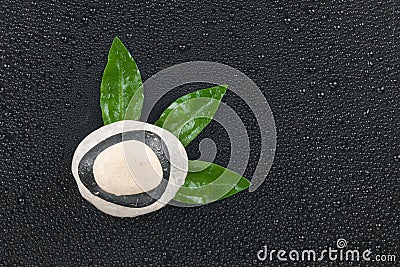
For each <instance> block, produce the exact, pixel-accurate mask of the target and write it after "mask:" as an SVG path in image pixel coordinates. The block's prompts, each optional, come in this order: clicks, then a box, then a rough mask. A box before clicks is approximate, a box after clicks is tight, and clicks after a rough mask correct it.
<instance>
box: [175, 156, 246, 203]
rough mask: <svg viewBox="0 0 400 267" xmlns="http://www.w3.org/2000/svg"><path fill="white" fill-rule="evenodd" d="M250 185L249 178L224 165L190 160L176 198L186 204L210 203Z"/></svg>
mask: <svg viewBox="0 0 400 267" xmlns="http://www.w3.org/2000/svg"><path fill="white" fill-rule="evenodd" d="M249 186H250V181H249V180H247V179H246V178H244V177H242V176H240V175H239V174H237V173H235V172H233V171H230V170H228V169H226V168H224V167H222V166H219V165H217V164H215V163H209V162H204V161H200V160H190V161H189V172H188V173H187V176H186V180H185V183H184V185H183V186H182V187H181V188H180V189H179V191H178V193H177V194H176V196H175V198H174V200H175V201H177V202H181V203H186V204H208V203H211V202H214V201H217V200H221V199H224V198H227V197H230V196H232V195H234V194H236V193H239V192H240V191H243V190H245V189H246V188H248V187H249Z"/></svg>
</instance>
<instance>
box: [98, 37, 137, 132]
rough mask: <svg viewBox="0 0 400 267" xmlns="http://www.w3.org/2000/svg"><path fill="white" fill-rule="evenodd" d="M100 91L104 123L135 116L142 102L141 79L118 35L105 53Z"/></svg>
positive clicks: (131, 118)
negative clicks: (105, 60)
mask: <svg viewBox="0 0 400 267" xmlns="http://www.w3.org/2000/svg"><path fill="white" fill-rule="evenodd" d="M100 91H101V95H100V106H101V110H102V115H103V121H104V124H105V125H107V124H110V123H113V122H116V121H120V120H125V119H128V120H139V118H140V114H141V109H142V105H143V86H142V79H141V77H140V73H139V69H138V67H137V65H136V63H135V61H134V60H133V58H132V56H131V55H130V54H129V52H128V50H127V49H126V48H125V46H124V45H123V43H122V42H121V40H120V39H119V38H118V37H116V38H115V39H114V41H113V43H112V45H111V48H110V51H109V53H108V62H107V65H106V68H105V69H104V74H103V78H102V81H101V89H100ZM131 100H132V102H131ZM127 110H129V112H127Z"/></svg>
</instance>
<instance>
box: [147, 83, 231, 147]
mask: <svg viewBox="0 0 400 267" xmlns="http://www.w3.org/2000/svg"><path fill="white" fill-rule="evenodd" d="M227 87H228V86H227V85H219V86H215V87H211V88H206V89H202V90H198V91H196V92H193V93H190V94H187V95H184V96H182V97H180V98H178V99H177V100H176V101H175V102H173V103H172V104H171V105H170V106H169V107H168V108H167V109H166V110H165V111H164V112H163V113H162V114H161V116H160V118H159V119H158V121H157V122H156V123H155V125H157V126H159V127H162V128H164V129H166V130H168V131H170V132H171V133H172V134H174V135H175V136H176V137H178V139H179V140H180V141H181V142H182V144H183V146H185V147H186V146H187V145H189V143H190V142H191V141H192V140H193V139H195V138H196V136H198V135H199V134H200V133H201V131H202V130H203V129H204V128H205V127H206V126H207V125H208V124H209V123H210V121H211V119H212V118H213V116H214V114H215V112H216V111H217V110H218V107H219V104H220V103H221V99H222V97H223V96H224V94H225V92H226V88H227Z"/></svg>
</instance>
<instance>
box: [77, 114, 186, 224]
mask: <svg viewBox="0 0 400 267" xmlns="http://www.w3.org/2000/svg"><path fill="white" fill-rule="evenodd" d="M132 130H146V131H150V132H153V133H155V134H157V135H158V136H160V137H161V139H162V140H163V141H164V143H165V145H166V147H167V149H168V153H169V159H170V175H169V181H168V184H167V187H166V189H165V191H164V193H163V194H162V196H161V197H160V198H159V199H158V200H157V201H156V202H154V203H153V204H150V205H149V206H146V207H142V208H131V207H125V206H121V205H118V204H114V203H110V202H108V201H106V200H104V199H102V198H100V197H98V196H96V195H94V194H92V193H91V192H90V191H89V190H88V189H87V188H86V187H85V186H84V184H83V183H82V181H81V180H80V177H79V174H78V166H79V162H80V161H81V159H82V157H83V156H84V155H85V154H86V153H87V152H88V151H89V150H90V149H91V148H93V147H94V146H96V145H97V144H98V143H100V142H101V141H103V140H105V139H107V138H108V137H110V136H113V135H115V134H119V133H123V132H127V131H132ZM136 142H137V141H127V140H126V141H124V142H123V144H122V143H121V145H119V146H118V145H117V146H115V145H114V146H111V147H109V148H107V149H105V150H104V151H103V152H102V153H100V154H99V156H98V159H97V160H96V161H95V163H94V175H95V179H96V182H98V183H99V186H100V187H101V188H102V189H103V190H105V189H106V188H107V190H111V191H113V192H114V193H117V194H116V195H125V194H126V193H129V194H131V193H132V192H145V191H148V190H151V189H152V187H153V186H154V185H156V184H157V185H158V183H159V181H161V179H160V177H161V175H160V174H161V173H160V171H161V172H162V170H161V165H160V163H159V162H158V158H154V156H155V157H156V155H155V154H154V152H153V151H151V152H150V151H148V149H150V150H151V148H149V147H148V146H146V145H144V144H143V145H142V146H140V147H141V148H140V150H141V151H142V152H143V158H142V159H140V154H136V155H133V156H132V155H131V156H130V157H129V156H128V155H127V154H129V153H126V152H127V151H131V149H135V148H139V146H138V144H137V143H136ZM121 148H123V151H122V155H121ZM108 149H111V151H108V152H112V153H107V150H108ZM124 152H125V153H124ZM131 152H132V151H131ZM103 153H104V154H103ZM152 153H153V154H154V155H153V154H152ZM124 154H125V157H123V155H124ZM111 155H114V156H115V157H114V158H113V159H112V156H111ZM99 157H100V158H99ZM122 158H124V159H126V162H125V163H126V164H125V165H124V164H123V162H122V161H121V160H122ZM135 160H136V161H135ZM108 161H110V162H109V163H110V164H109V165H107V166H105V164H106V162H108ZM116 163H117V165H118V166H116V165H113V166H111V164H116ZM141 163H142V164H144V165H142V166H146V167H145V168H143V169H142V172H136V171H137V170H138V169H140V168H139V166H141V165H140V164H141ZM157 163H158V164H157ZM128 167H129V168H128ZM71 168H72V173H73V175H74V177H75V180H76V183H77V185H78V189H79V192H80V193H81V195H82V196H83V197H84V198H85V199H86V200H88V201H89V202H90V203H92V204H93V205H94V206H95V207H96V208H98V209H99V210H101V211H103V212H105V213H107V214H109V215H112V216H117V217H135V216H139V215H142V214H146V213H149V212H152V211H156V210H158V209H160V208H162V207H164V206H165V205H166V204H167V203H168V202H169V201H170V200H172V199H173V198H174V196H175V195H176V193H177V191H178V190H179V188H180V187H181V186H182V185H183V183H184V181H185V178H186V174H187V169H188V158H187V155H186V151H185V148H184V147H183V145H182V144H181V142H180V141H179V140H178V139H177V138H176V137H175V136H174V135H173V134H171V133H170V132H168V131H167V130H165V129H162V128H159V127H157V126H154V125H152V124H148V123H144V122H140V121H131V120H129V121H128V120H126V121H119V122H115V123H112V124H109V125H106V126H103V127H101V128H100V129H98V130H96V131H94V132H92V133H91V134H89V135H88V136H87V137H86V138H85V139H84V140H83V141H82V142H81V143H80V144H79V145H78V147H77V149H76V151H75V154H74V157H73V159H72V166H71ZM107 168H109V169H108V170H107ZM118 168H122V169H121V172H120V173H119V172H118ZM102 172H108V173H109V174H113V175H114V174H116V175H117V176H118V175H119V177H117V178H116V179H115V182H116V181H120V182H121V184H119V182H118V183H114V184H112V183H109V182H111V181H109V182H107V179H106V178H105V177H103V176H102V175H101V173H102ZM118 173H119V174H118ZM135 173H136V175H135ZM139 173H140V174H139ZM138 174H139V175H138ZM148 174H151V175H153V174H154V177H153V178H152V179H153V180H152V181H151V182H149V183H142V182H143V179H144V178H143V177H145V176H147V175H148ZM132 177H133V179H130V178H132ZM103 187H104V188H103ZM153 188H154V187H153ZM107 190H105V191H107ZM113 192H109V193H113Z"/></svg>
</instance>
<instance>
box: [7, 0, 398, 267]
mask: <svg viewBox="0 0 400 267" xmlns="http://www.w3.org/2000/svg"><path fill="white" fill-rule="evenodd" d="M46 2H47V3H45V2H43V1H40V2H39V1H28V2H25V1H8V0H6V1H2V4H1V8H0V22H1V23H0V33H1V39H0V107H1V108H0V110H1V116H0V126H1V128H0V129H1V130H0V149H1V153H0V158H1V168H0V175H1V180H0V193H1V216H0V225H1V228H0V230H1V234H0V237H1V240H0V241H1V243H2V244H1V251H0V265H6V266H7V265H18V266H20V265H44V266H46V265H47V266H49V265H70V266H78V265H81V266H84V265H89V264H97V265H105V266H110V265H118V266H121V265H129V266H144V265H154V266H159V265H170V266H180V265H184V266H197V265H202V266H248V265H252V264H254V265H258V264H259V265H267V264H269V262H268V261H266V262H261V261H258V260H257V256H256V253H257V252H258V250H260V249H261V247H262V246H263V245H264V244H267V245H268V247H269V248H270V249H286V250H291V249H298V250H301V249H315V250H322V249H324V248H327V247H329V246H330V247H333V248H334V247H336V241H337V240H338V239H339V238H344V239H346V240H347V242H348V248H349V249H350V248H351V249H355V248H359V249H360V250H364V249H371V250H372V252H373V253H374V254H373V255H376V254H396V255H397V263H387V264H386V265H385V266H396V264H397V265H398V264H399V263H398V262H399V261H400V226H399V225H400V222H399V220H400V219H399V216H400V187H399V185H400V172H399V169H400V137H399V126H400V119H399V109H400V100H399V99H400V90H399V56H400V50H399V47H398V43H399V29H400V25H399V24H400V23H399V19H398V18H399V15H400V3H399V2H398V1H395V0H393V1H379V2H378V1H321V2H320V3H314V2H310V1H281V2H277V1H273V2H272V1H255V3H253V4H249V3H247V2H248V1H242V2H237V1H235V2H233V1H229V2H228V1H226V2H225V3H220V4H215V3H213V4H212V3H206V2H204V1H171V2H170V1H168V3H166V1H165V3H156V1H154V2H150V1H148V2H144V1H126V2H125V4H118V5H116V4H112V3H111V2H110V1H107V2H100V1H99V2H97V3H96V2H93V1H76V3H73V2H72V1H67V2H66V3H55V2H50V1H46ZM117 35H118V36H119V37H120V38H121V39H122V41H123V42H124V43H125V44H126V46H127V47H128V49H129V50H130V51H131V53H132V55H133V56H134V58H135V59H136V61H137V64H138V66H139V69H140V70H141V73H142V77H143V80H146V79H147V78H149V77H150V76H151V75H153V74H155V73H156V72H158V71H160V70H162V69H164V68H166V67H168V66H172V65H174V64H177V63H182V62H185V61H192V60H210V61H217V62H220V63H225V64H228V65H230V66H232V67H234V68H237V69H239V70H241V71H242V72H244V73H246V74H247V75H248V76H249V77H250V78H252V79H253V80H254V81H255V82H256V83H257V85H259V86H260V88H261V89H262V91H263V92H264V94H265V96H266V97H267V99H268V102H269V105H270V106H271V109H272V111H273V113H274V116H275V121H276V126H277V132H278V145H277V152H276V158H275V161H274V165H273V167H272V170H271V172H270V173H269V175H268V179H267V181H266V182H265V183H264V184H263V185H262V186H261V187H260V188H259V190H257V191H255V192H254V193H249V192H244V193H241V194H240V195H236V196H234V197H231V198H229V199H226V200H224V201H220V202H218V203H213V204H210V205H207V206H202V207H197V208H193V209H188V208H178V207H166V208H164V209H162V210H160V211H158V212H155V213H151V214H149V215H146V216H141V217H137V218H133V219H119V218H113V217H110V216H107V215H105V214H102V213H101V212H99V211H97V210H96V209H95V208H94V207H93V206H92V205H90V204H89V203H87V202H86V201H84V200H83V198H82V197H81V196H80V194H79V192H78V189H77V186H76V184H75V181H74V179H73V176H72V174H71V171H70V163H71V159H72V155H73V152H74V150H75V148H76V146H77V145H78V144H79V142H80V141H81V140H82V139H83V138H84V137H85V136H86V135H87V134H89V133H90V132H92V131H93V130H95V129H97V128H99V127H100V126H101V125H102V121H101V112H100V108H99V86H100V80H101V75H102V72H103V69H104V67H105V64H106V60H107V52H108V49H109V47H110V45H111V42H112V39H113V38H114V37H115V36H117ZM172 99H173V97H172V95H171V99H170V101H171V100H172ZM230 99H231V98H230V97H227V98H226V99H225V101H226V102H229V100H230ZM231 100H232V102H231V104H233V105H234V106H235V105H236V104H237V105H236V107H237V108H238V109H239V110H240V106H241V105H239V104H238V102H235V101H236V100H234V99H233V98H232V99H231ZM161 111H162V109H161V108H160V110H159V111H158V112H159V113H161ZM242 112H243V114H245V112H244V111H242ZM216 129H219V128H218V126H216V125H214V126H213V125H211V126H210V127H209V128H208V129H207V131H206V132H205V133H204V135H205V136H216V135H217V136H218V134H219V133H217V132H216ZM255 133H256V132H254V134H253V135H252V136H251V137H252V138H256V135H255ZM220 140H221V139H220ZM253 140H257V139H253ZM220 146H221V145H220ZM220 146H219V147H220ZM221 147H222V146H221ZM191 149H193V150H195V148H193V147H192V148H191ZM191 153H192V152H191ZM193 153H194V154H195V151H194V152H193ZM220 161H221V162H223V161H224V159H223V157H221V158H220ZM252 164H253V165H254V158H253V162H252V163H251V164H250V165H252ZM250 169H251V168H250ZM341 264H342V265H343V266H346V265H349V264H348V263H346V262H342V263H341ZM341 264H339V263H338V262H328V261H325V262H324V265H325V266H326V265H332V266H337V265H341ZM271 265H273V266H278V265H280V263H279V262H278V261H277V260H275V261H274V262H273V263H272V264H271ZM281 265H284V264H281ZM286 265H287V266H293V265H295V264H294V263H292V262H289V263H286ZM297 265H298V266H304V265H307V264H306V263H304V262H303V263H298V264H297ZM308 265H311V266H321V264H319V263H315V264H314V263H308ZM358 265H359V264H358V263H357V264H353V266H358ZM374 265H376V266H378V265H379V264H377V263H373V262H369V263H363V264H362V266H374Z"/></svg>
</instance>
